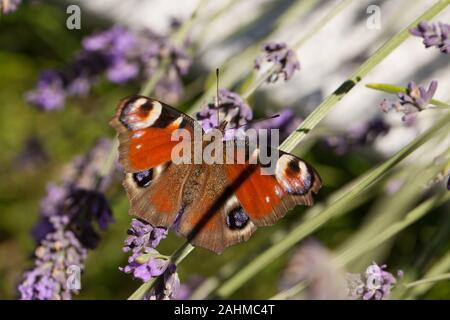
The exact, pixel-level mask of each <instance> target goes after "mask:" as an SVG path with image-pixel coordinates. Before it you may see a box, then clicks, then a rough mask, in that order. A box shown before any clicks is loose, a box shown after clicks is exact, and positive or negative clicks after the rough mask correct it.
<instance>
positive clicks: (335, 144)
mask: <svg viewBox="0 0 450 320" xmlns="http://www.w3.org/2000/svg"><path fill="white" fill-rule="evenodd" d="M389 130H390V125H389V124H388V123H387V122H386V121H385V120H384V119H383V118H382V117H375V118H373V119H371V120H369V121H367V122H366V123H363V124H358V125H356V126H354V127H351V128H349V129H348V130H346V131H344V132H342V133H339V134H334V135H328V136H324V137H323V138H322V141H323V143H324V145H325V146H326V147H327V148H331V149H332V150H334V152H335V153H336V154H338V155H343V154H346V153H348V152H351V151H354V150H357V149H360V148H362V147H365V146H368V145H371V144H372V143H374V142H375V141H376V139H377V138H378V137H380V136H383V135H386V134H388V132H389Z"/></svg>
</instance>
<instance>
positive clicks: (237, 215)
mask: <svg viewBox="0 0 450 320" xmlns="http://www.w3.org/2000/svg"><path fill="white" fill-rule="evenodd" d="M248 220H249V219H248V215H247V214H246V213H245V212H244V209H242V207H239V208H236V209H233V210H232V211H231V212H230V213H229V214H228V215H227V219H226V222H227V225H228V228H230V229H231V230H240V229H244V228H245V226H246V225H247V223H248Z"/></svg>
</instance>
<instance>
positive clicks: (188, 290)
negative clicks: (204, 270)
mask: <svg viewBox="0 0 450 320" xmlns="http://www.w3.org/2000/svg"><path fill="white" fill-rule="evenodd" d="M203 281H205V279H204V278H203V277H201V276H197V275H194V276H192V277H190V278H189V279H188V280H187V281H186V282H184V283H182V284H180V289H179V290H178V294H177V296H176V299H177V300H187V299H189V298H190V297H191V295H192V293H193V292H194V290H195V289H197V288H198V287H199V286H200V285H201V284H202V283H203Z"/></svg>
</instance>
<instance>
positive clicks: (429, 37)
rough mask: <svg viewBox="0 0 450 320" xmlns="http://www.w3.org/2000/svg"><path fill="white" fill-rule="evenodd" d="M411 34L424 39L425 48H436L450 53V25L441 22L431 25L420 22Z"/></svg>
mask: <svg viewBox="0 0 450 320" xmlns="http://www.w3.org/2000/svg"><path fill="white" fill-rule="evenodd" d="M410 33H411V34H412V35H414V36H416V37H421V38H423V44H424V45H425V48H430V47H436V48H438V49H439V50H441V52H442V53H450V25H449V24H446V23H442V22H439V23H437V24H430V23H428V22H427V21H422V22H420V23H419V24H418V25H417V27H416V28H414V29H411V30H410Z"/></svg>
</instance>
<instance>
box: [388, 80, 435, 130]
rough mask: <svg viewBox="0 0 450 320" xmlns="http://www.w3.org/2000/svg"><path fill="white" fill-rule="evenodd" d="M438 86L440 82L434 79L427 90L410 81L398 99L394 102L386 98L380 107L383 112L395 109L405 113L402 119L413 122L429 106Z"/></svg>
mask: <svg viewBox="0 0 450 320" xmlns="http://www.w3.org/2000/svg"><path fill="white" fill-rule="evenodd" d="M437 86H438V82H437V81H435V80H433V81H431V83H430V85H429V86H428V90H427V89H425V87H422V86H418V85H417V84H416V83H415V82H414V81H411V82H409V83H408V87H407V88H406V92H405V93H399V94H398V98H399V100H398V101H395V102H392V101H388V100H386V99H385V100H383V101H382V102H381V104H380V108H381V110H382V111H383V112H389V111H390V110H392V109H394V110H395V111H396V112H401V113H403V117H402V120H403V121H404V122H406V123H407V124H411V123H413V122H414V121H415V117H416V114H417V113H418V112H420V111H422V110H424V109H426V108H427V107H428V106H429V104H430V101H431V99H432V98H433V96H434V94H435V93H436V89H437Z"/></svg>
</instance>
